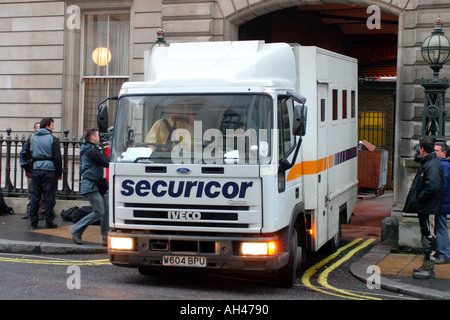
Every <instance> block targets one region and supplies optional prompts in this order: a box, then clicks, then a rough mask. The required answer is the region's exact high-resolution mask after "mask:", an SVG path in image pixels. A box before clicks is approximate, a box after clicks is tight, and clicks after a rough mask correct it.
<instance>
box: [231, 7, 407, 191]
mask: <svg viewBox="0 0 450 320" xmlns="http://www.w3.org/2000/svg"><path fill="white" fill-rule="evenodd" d="M376 9H377V8H376ZM379 9H381V8H378V10H379ZM253 12H254V11H253ZM377 13H379V15H378V16H377V15H376V14H377ZM240 17H243V15H242V14H241V15H240ZM375 18H379V20H377V21H375V20H374V19H375ZM375 22H376V23H378V24H375ZM397 38H398V16H397V15H393V14H389V13H387V12H384V11H381V10H379V11H378V12H376V11H370V10H369V11H368V10H367V8H366V7H362V6H357V5H348V4H339V3H335V4H319V5H299V6H293V7H289V8H284V9H280V10H276V11H272V12H270V13H266V14H264V15H260V16H258V17H255V18H254V19H252V20H249V21H247V22H244V23H242V24H240V25H239V32H238V39H239V40H265V41H266V42H287V43H299V44H301V45H306V46H309V45H313V46H318V47H322V48H325V49H328V50H331V51H334V52H338V53H342V54H345V55H347V56H351V57H354V58H356V59H358V64H359V79H360V85H359V99H358V100H359V139H360V140H367V141H369V142H370V143H372V144H374V145H375V146H376V147H378V148H379V149H384V150H387V151H388V165H387V171H386V172H385V179H386V182H385V183H384V186H385V187H386V188H388V189H390V188H392V187H393V185H392V176H393V154H394V140H395V139H394V134H395V130H394V128H395V100H396V96H395V94H396V75H397V42H398V39H397ZM380 180H383V179H380ZM371 185H372V184H370V185H364V184H361V185H360V189H361V190H363V189H368V190H369V191H370V189H371Z"/></svg>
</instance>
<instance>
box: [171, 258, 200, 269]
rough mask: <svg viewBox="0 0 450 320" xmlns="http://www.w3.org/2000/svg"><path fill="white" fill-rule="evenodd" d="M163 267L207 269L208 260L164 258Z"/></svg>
mask: <svg viewBox="0 0 450 320" xmlns="http://www.w3.org/2000/svg"><path fill="white" fill-rule="evenodd" d="M162 264H163V266H171V267H200V268H204V267H206V258H205V257H197V256H163V257H162Z"/></svg>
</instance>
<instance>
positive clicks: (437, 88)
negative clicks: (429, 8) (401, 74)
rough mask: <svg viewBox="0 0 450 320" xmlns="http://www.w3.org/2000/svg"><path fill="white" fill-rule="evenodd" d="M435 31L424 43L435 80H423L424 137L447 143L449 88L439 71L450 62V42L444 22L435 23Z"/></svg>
mask: <svg viewBox="0 0 450 320" xmlns="http://www.w3.org/2000/svg"><path fill="white" fill-rule="evenodd" d="M434 24H435V26H434V30H433V32H432V33H431V35H430V36H428V37H427V38H426V39H425V40H424V41H423V43H422V50H421V52H422V57H423V59H424V60H425V62H427V63H428V64H429V65H430V68H431V69H432V70H433V79H432V80H431V81H430V80H425V79H424V78H422V79H421V85H422V86H423V87H424V88H425V102H424V106H423V108H424V110H423V122H422V135H432V136H435V138H436V141H445V119H444V118H445V115H446V113H447V112H446V111H445V91H446V90H447V88H448V87H449V81H448V79H447V78H444V79H442V80H439V71H440V70H441V68H442V66H443V65H444V64H445V63H446V62H447V61H449V60H450V42H449V40H448V39H447V37H446V36H445V34H444V32H443V31H442V25H443V23H442V20H441V19H440V18H438V19H436V20H435V21H434Z"/></svg>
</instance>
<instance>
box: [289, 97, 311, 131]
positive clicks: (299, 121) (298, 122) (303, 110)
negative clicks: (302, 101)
mask: <svg viewBox="0 0 450 320" xmlns="http://www.w3.org/2000/svg"><path fill="white" fill-rule="evenodd" d="M307 113H308V108H307V107H306V106H304V105H298V104H297V105H295V106H294V119H293V120H294V122H293V126H292V134H293V135H294V136H304V135H305V134H306V120H307Z"/></svg>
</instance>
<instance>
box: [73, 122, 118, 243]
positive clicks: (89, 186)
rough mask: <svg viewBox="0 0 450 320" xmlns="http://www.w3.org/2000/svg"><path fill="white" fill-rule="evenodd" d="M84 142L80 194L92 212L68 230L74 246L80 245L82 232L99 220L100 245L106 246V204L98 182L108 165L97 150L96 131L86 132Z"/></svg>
mask: <svg viewBox="0 0 450 320" xmlns="http://www.w3.org/2000/svg"><path fill="white" fill-rule="evenodd" d="M84 141H86V142H85V143H83V145H82V146H81V148H80V156H81V158H80V173H81V175H82V177H83V180H82V181H81V189H80V193H81V194H83V195H85V196H86V198H87V199H88V200H89V203H90V204H91V206H92V208H93V210H94V211H93V212H91V213H89V214H88V215H87V216H85V217H84V218H82V219H81V220H80V221H78V222H77V223H76V224H74V225H73V226H72V227H71V228H70V233H71V234H72V239H73V241H74V242H75V243H76V244H82V241H81V236H82V235H83V232H84V230H86V228H87V227H88V226H89V225H91V224H93V223H95V222H97V221H99V220H101V221H100V231H101V234H102V245H103V246H106V243H107V239H108V229H109V217H108V202H107V200H106V197H105V196H104V194H102V193H101V189H99V187H98V182H99V181H101V180H102V179H103V168H107V167H109V163H108V159H107V158H106V156H105V155H104V154H102V153H101V152H100V150H99V149H98V148H97V145H98V144H99V143H100V136H99V133H98V130H97V129H90V130H88V131H87V132H86V134H85V137H84Z"/></svg>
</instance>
